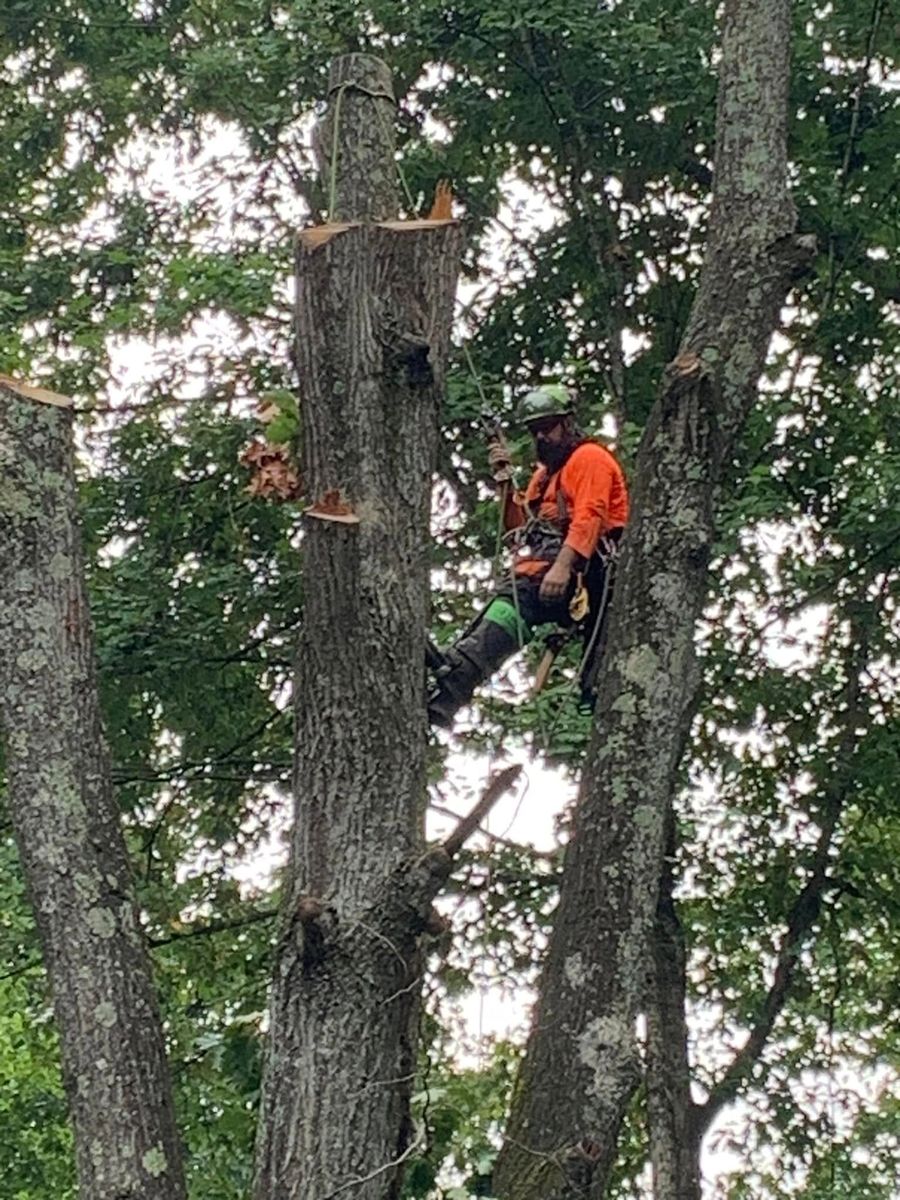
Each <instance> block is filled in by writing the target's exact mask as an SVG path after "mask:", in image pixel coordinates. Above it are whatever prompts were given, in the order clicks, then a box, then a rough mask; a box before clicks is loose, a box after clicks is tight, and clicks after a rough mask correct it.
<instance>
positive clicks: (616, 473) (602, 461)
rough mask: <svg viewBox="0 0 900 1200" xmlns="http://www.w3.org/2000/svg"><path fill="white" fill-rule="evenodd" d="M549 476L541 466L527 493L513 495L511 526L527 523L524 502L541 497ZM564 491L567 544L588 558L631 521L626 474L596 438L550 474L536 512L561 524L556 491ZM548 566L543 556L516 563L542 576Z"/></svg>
mask: <svg viewBox="0 0 900 1200" xmlns="http://www.w3.org/2000/svg"><path fill="white" fill-rule="evenodd" d="M546 476H547V468H546V467H545V466H543V465H542V466H540V467H538V468H537V470H536V471H535V472H534V474H533V475H532V476H531V479H530V480H529V482H528V487H527V488H526V489H525V491H524V493H519V494H518V495H516V496H510V497H509V499H508V500H507V504H506V511H505V513H504V524H505V525H506V528H507V529H517V528H518V527H519V526H521V525H524V524H525V521H526V518H527V514H526V506H527V505H529V504H533V503H534V501H536V500H537V498H538V496H539V495H540V493H541V488H542V487H543V486H544V480H545V479H546ZM560 490H561V491H562V495H563V499H564V500H565V507H566V512H567V514H568V519H569V527H568V531H567V533H566V537H565V542H564V545H566V546H570V547H571V548H572V549H573V550H574V551H575V553H576V554H580V555H581V556H582V558H585V559H588V558H590V557H591V555H592V554H593V553H594V551H595V550H596V549H597V543H598V541H599V540H600V538H601V537H602V536H603V534H605V533H608V532H609V530H610V529H617V528H619V527H621V526H623V525H624V524H625V523H626V521H627V520H628V489H627V487H626V485H625V475H624V473H623V471H622V468H621V467H620V466H619V464H618V462H617V461H616V459H615V458H614V457H613V455H612V454H610V452H609V451H608V450H607V449H606V447H605V446H601V445H599V444H598V443H597V442H582V444H581V445H580V446H579V447H578V448H577V449H576V450H573V452H572V453H571V454H570V456H569V458H568V459H567V461H566V464H565V466H564V467H563V468H562V470H560V471H557V472H556V473H555V474H554V475H552V476H551V478H550V481H549V483H548V484H547V486H546V490H545V491H544V494H543V497H542V498H541V503H540V506H539V508H538V511H537V512H536V513H534V515H535V516H537V517H539V518H540V519H541V520H544V521H550V522H552V523H553V524H554V525H559V524H560V512H559V504H558V503H557V494H558V492H559V491H560ZM549 566H550V563H548V562H545V561H544V560H543V559H536V558H523V559H520V560H519V561H518V562H517V563H516V572H517V573H518V574H521V575H539V574H541V573H542V572H544V571H546V570H547V569H548V567H549Z"/></svg>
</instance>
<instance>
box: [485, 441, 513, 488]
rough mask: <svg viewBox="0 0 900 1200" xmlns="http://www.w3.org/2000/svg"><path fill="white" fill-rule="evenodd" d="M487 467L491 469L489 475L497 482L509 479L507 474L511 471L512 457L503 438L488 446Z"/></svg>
mask: <svg viewBox="0 0 900 1200" xmlns="http://www.w3.org/2000/svg"><path fill="white" fill-rule="evenodd" d="M488 466H489V467H490V468H491V475H492V476H493V477H494V479H496V480H497V481H498V482H500V481H502V480H504V479H509V473H510V470H511V469H512V456H511V455H510V452H509V446H507V444H506V442H505V441H504V440H503V438H497V439H496V440H495V441H493V442H491V444H490V446H488Z"/></svg>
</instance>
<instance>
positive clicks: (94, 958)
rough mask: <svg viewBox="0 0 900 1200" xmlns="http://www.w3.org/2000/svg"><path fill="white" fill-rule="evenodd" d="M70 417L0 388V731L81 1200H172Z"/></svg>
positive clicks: (164, 1109)
mask: <svg viewBox="0 0 900 1200" xmlns="http://www.w3.org/2000/svg"><path fill="white" fill-rule="evenodd" d="M73 460H74V456H73V447H72V413H71V409H70V407H69V404H68V401H66V400H64V399H63V398H61V397H57V396H53V395H52V394H51V393H47V392H42V391H39V390H37V389H33V388H27V387H23V386H21V385H16V384H14V383H13V382H12V381H10V380H0V560H2V562H3V571H2V572H0V728H2V734H3V743H4V749H5V754H6V780H7V791H8V807H9V812H10V816H11V818H12V822H13V827H14V829H15V835H16V840H17V843H18V847H19V854H20V857H21V861H22V868H23V871H24V875H25V880H26V884H27V887H28V891H29V894H30V898H31V903H32V906H33V909H34V915H35V921H36V922H37V927H38V932H39V935H40V939H41V944H42V947H43V953H44V962H45V964H46V967H47V971H48V974H49V976H50V982H51V986H52V990H53V1005H54V1011H55V1013H56V1020H57V1024H58V1026H59V1034H60V1042H61V1046H62V1066H63V1080H64V1084H65V1089H66V1095H67V1097H68V1102H69V1110H70V1114H71V1119H72V1124H73V1126H74V1131H75V1148H76V1155H77V1163H78V1177H79V1196H80V1197H81V1200H180V1198H181V1197H183V1196H184V1194H185V1191H184V1183H183V1178H182V1167H181V1151H180V1147H179V1142H178V1137H177V1134H176V1130H175V1122H174V1117H173V1111H172V1100H171V1086H170V1082H169V1075H168V1068H167V1065H166V1058H165V1048H164V1045H163V1035H162V1027H161V1024H160V1019H159V1013H158V1011H157V1005H156V998H155V995H154V989H153V983H152V977H151V970H150V963H149V961H148V957H147V953H146V949H145V946H144V938H143V934H142V932H141V928H140V923H139V920H138V914H137V911H136V908H135V903H134V897H133V894H132V882H131V874H130V868H129V863H128V859H127V855H126V850H125V844H124V841H123V837H122V833H121V829H120V827H119V812H118V808H117V806H116V802H115V798H114V796H113V791H112V785H111V781H110V764H109V760H108V756H107V750H106V744H105V741H104V735H103V730H102V727H101V720H100V711H99V704H98V698H97V681H96V674H95V667H94V650H93V634H92V629H91V622H90V616H89V614H88V605H87V598H86V594H85V585H84V569H83V562H82V551H81V540H80V535H79V531H78V526H77V521H76V492H75V480H74V465H73Z"/></svg>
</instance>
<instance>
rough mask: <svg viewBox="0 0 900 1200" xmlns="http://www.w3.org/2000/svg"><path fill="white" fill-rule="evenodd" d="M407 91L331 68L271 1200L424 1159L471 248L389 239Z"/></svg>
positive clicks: (395, 1171) (305, 358) (310, 348)
mask: <svg viewBox="0 0 900 1200" xmlns="http://www.w3.org/2000/svg"><path fill="white" fill-rule="evenodd" d="M390 90H391V80H390V75H389V73H388V71H387V68H386V67H385V66H384V64H383V63H380V62H379V61H378V60H377V59H371V58H369V57H368V56H364V55H351V56H348V57H347V58H344V59H341V60H338V62H337V63H336V64H335V67H334V68H333V71H332V93H333V96H332V109H331V113H330V115H329V118H328V120H327V122H326V132H325V135H324V136H323V137H322V138H320V144H321V145H322V146H323V147H328V148H330V149H332V150H333V148H334V147H335V146H336V147H337V160H336V161H337V165H336V171H335V174H334V187H333V191H334V197H335V204H334V211H335V213H336V215H337V216H339V217H340V218H341V219H342V220H343V221H344V222H349V223H344V224H340V225H326V226H320V227H318V228H313V229H311V230H308V231H306V232H304V233H301V234H300V235H299V237H298V241H297V308H296V314H297V343H296V361H297V368H298V375H299V393H300V402H301V412H302V422H303V443H304V444H303V455H304V462H303V479H304V483H305V486H306V491H307V498H308V499H309V500H310V501H311V502H312V507H311V508H310V509H308V510H307V516H306V520H305V532H304V543H303V578H302V587H303V604H304V608H303V632H302V635H301V638H300V645H299V651H298V658H297V672H296V680H295V695H294V706H295V715H296V725H295V738H296V742H295V775H294V805H295V828H294V834H293V839H292V845H291V857H290V863H289V866H288V873H287V879H286V883H285V899H284V909H283V919H282V932H281V938H280V942H279V946H278V952H277V964H276V970H275V976H274V982H273V988H272V995H271V1002H270V1018H271V1028H270V1034H269V1048H268V1055H267V1063H266V1073H265V1082H264V1088H263V1108H262V1115H261V1121H260V1132H259V1137H258V1141H257V1178H256V1185H255V1195H256V1197H257V1198H258V1200H274V1198H276V1197H277V1200H328V1198H330V1197H336V1196H339V1195H340V1196H344V1195H346V1196H347V1197H353V1198H354V1200H376V1198H377V1200H385V1198H387V1197H394V1196H396V1195H397V1194H398V1192H399V1187H400V1178H401V1175H402V1164H403V1161H404V1160H405V1159H406V1158H407V1157H409V1155H410V1154H411V1153H412V1151H413V1149H414V1147H415V1137H414V1131H413V1129H412V1125H411V1120H410V1105H409V1100H410V1095H411V1090H412V1082H413V1076H414V1072H415V1065H416V1061H415V1059H416V1046H417V1041H418V1020H419V995H420V981H421V961H420V950H419V943H420V940H421V937H422V933H423V930H424V928H425V926H426V924H427V921H428V915H429V907H430V895H429V891H430V889H429V887H425V888H424V889H423V888H422V887H420V886H419V883H417V882H416V879H417V868H418V867H420V866H421V865H422V863H423V862H424V861H425V859H423V855H424V851H425V846H424V809H425V786H426V777H425V747H426V722H425V708H424V670H423V663H424V658H425V636H426V629H427V627H428V622H429V586H428V561H429V511H430V498H431V480H432V472H433V470H434V465H435V461H436V454H437V437H438V401H439V398H440V396H441V393H442V390H443V379H444V369H445V362H446V357H447V353H448V348H449V337H450V328H451V322H452V317H453V300H454V292H455V285H456V275H457V270H458V263H459V258H460V253H461V249H462V231H461V230H460V228H459V226H458V225H457V224H456V223H455V222H453V221H438V222H428V221H421V222H408V223H401V222H396V221H390V220H386V219H385V218H386V217H388V216H392V215H393V213H394V212H395V211H396V209H395V203H396V201H395V198H394V195H393V188H394V165H393V135H392V128H393V121H392V114H391V119H389V120H383V119H379V117H378V113H377V111H376V109H377V108H378V107H380V106H383V104H384V96H385V94H390ZM338 98H339V99H340V106H338ZM367 106H368V111H367ZM348 112H352V113H353V119H352V120H347V121H346V122H345V121H344V120H342V114H343V115H344V116H346V114H347V113H348ZM335 129H336V130H337V137H336V139H335V136H334V135H335ZM367 161H368V162H369V163H370V168H371V169H367V168H366V162H367ZM385 164H388V166H389V169H385ZM326 166H327V164H326ZM345 167H346V168H347V174H345V173H344V168H345ZM329 180H330V171H329V170H326V171H325V182H326V184H328V183H329ZM366 180H368V187H369V189H370V190H371V189H374V190H375V191H376V194H375V195H369V194H365V193H366V188H365V183H364V181H366ZM379 188H383V192H381V193H379V192H378V189H379ZM359 217H370V218H371V217H374V218H375V219H376V220H377V221H378V222H379V223H372V222H371V221H369V222H367V223H359V224H356V223H353V222H354V221H355V220H357V219H358V218H359ZM434 890H436V889H434Z"/></svg>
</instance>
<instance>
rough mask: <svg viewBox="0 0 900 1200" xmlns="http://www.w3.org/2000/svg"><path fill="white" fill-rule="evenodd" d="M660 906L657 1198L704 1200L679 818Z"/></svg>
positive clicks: (655, 979) (654, 1017) (650, 1104)
mask: <svg viewBox="0 0 900 1200" xmlns="http://www.w3.org/2000/svg"><path fill="white" fill-rule="evenodd" d="M667 824H668V826H669V829H668V834H667V838H666V841H667V850H666V859H665V864H664V866H663V873H662V880H661V883H660V890H659V902H658V904H657V906H656V922H655V925H654V928H653V938H652V948H651V960H652V963H651V982H650V991H649V998H648V1004H647V1119H648V1125H649V1131H650V1160H651V1162H652V1164H653V1196H654V1200H700V1137H699V1134H698V1133H697V1131H696V1120H695V1115H696V1113H695V1106H694V1103H693V1101H692V1099H691V1072H690V1062H689V1059H688V1030H687V1004H686V1001H687V986H686V962H685V947H684V934H683V932H682V928H681V922H680V921H679V919H678V911H677V908H676V906H675V897H674V895H673V891H674V884H675V881H674V877H673V859H674V855H675V819H674V813H671V812H670V814H669V819H668V822H667Z"/></svg>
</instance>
